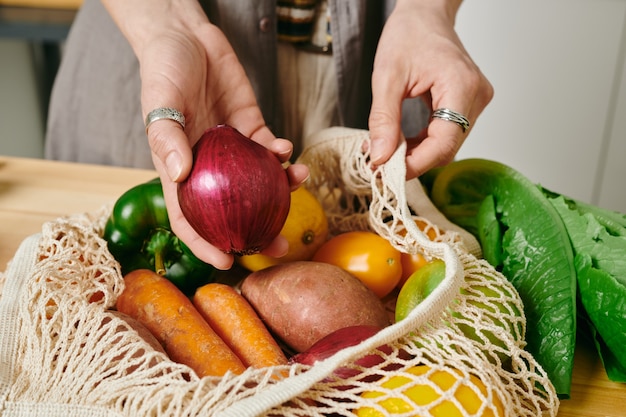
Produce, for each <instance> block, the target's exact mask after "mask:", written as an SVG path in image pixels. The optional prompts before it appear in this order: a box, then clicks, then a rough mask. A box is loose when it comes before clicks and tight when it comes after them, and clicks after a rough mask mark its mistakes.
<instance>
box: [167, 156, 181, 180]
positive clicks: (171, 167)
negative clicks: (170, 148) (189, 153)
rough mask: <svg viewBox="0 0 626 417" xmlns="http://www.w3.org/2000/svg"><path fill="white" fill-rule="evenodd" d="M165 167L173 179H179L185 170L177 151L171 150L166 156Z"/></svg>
mask: <svg viewBox="0 0 626 417" xmlns="http://www.w3.org/2000/svg"><path fill="white" fill-rule="evenodd" d="M165 169H167V175H169V176H170V179H171V180H172V181H176V180H178V178H179V177H180V173H181V172H182V170H183V163H182V160H181V158H180V155H179V154H178V153H177V152H170V153H169V155H167V158H165Z"/></svg>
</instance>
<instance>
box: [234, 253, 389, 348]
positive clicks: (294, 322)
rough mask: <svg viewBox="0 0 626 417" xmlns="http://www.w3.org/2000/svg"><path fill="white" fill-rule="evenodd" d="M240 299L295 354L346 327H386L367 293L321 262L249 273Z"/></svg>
mask: <svg viewBox="0 0 626 417" xmlns="http://www.w3.org/2000/svg"><path fill="white" fill-rule="evenodd" d="M241 293H242V294H243V296H244V297H245V298H246V299H248V301H249V302H250V304H251V305H252V306H253V307H254V309H255V310H256V311H257V313H258V314H259V316H260V317H261V318H262V319H263V321H264V322H265V324H266V325H267V326H268V328H270V329H271V331H272V332H273V333H274V334H275V335H276V336H277V337H278V338H280V339H281V340H282V341H283V342H284V343H285V344H286V345H288V346H289V347H290V348H292V349H293V350H295V351H296V352H303V351H305V350H307V349H308V348H310V347H311V346H312V345H313V344H314V343H315V342H317V341H318V340H319V339H321V338H323V337H324V336H326V335H328V334H330V333H332V332H334V331H335V330H338V329H341V328H344V327H348V326H360V325H371V326H378V327H385V326H387V325H389V324H390V320H389V315H388V313H387V311H386V310H385V307H384V305H383V304H382V301H381V300H380V299H379V298H378V297H377V296H376V295H375V294H374V293H373V292H372V291H371V290H370V289H369V288H367V287H366V286H365V285H364V284H363V283H362V282H361V281H360V280H359V279H358V278H356V277H354V276H353V275H351V274H349V273H348V272H346V271H344V270H343V269H341V268H339V267H337V266H334V265H330V264H326V263H322V262H313V261H298V262H290V263H286V264H282V265H275V266H271V267H269V268H266V269H263V270H260V271H256V272H253V273H251V274H250V275H248V276H247V277H246V278H245V279H244V281H243V283H242V284H241Z"/></svg>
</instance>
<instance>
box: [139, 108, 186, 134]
mask: <svg viewBox="0 0 626 417" xmlns="http://www.w3.org/2000/svg"><path fill="white" fill-rule="evenodd" d="M161 119H168V120H173V121H175V122H176V123H178V124H179V125H180V126H181V127H182V128H183V129H184V128H185V116H184V115H183V114H182V113H181V112H179V111H178V110H176V109H174V108H171V107H159V108H156V109H154V110H152V111H151V112H150V113H148V115H147V116H146V120H145V125H146V132H148V127H150V125H151V124H152V123H154V122H156V121H157V120H161Z"/></svg>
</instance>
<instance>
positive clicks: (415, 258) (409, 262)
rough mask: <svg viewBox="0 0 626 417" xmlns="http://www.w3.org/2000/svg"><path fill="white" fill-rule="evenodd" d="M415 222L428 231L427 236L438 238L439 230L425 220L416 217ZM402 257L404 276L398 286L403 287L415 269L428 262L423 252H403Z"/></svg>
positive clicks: (421, 228) (425, 231)
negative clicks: (431, 226)
mask: <svg viewBox="0 0 626 417" xmlns="http://www.w3.org/2000/svg"><path fill="white" fill-rule="evenodd" d="M415 224H416V225H417V227H418V228H419V229H420V230H421V231H422V232H424V233H426V236H428V238H429V239H430V240H432V241H434V240H435V239H436V238H437V231H436V230H435V229H433V228H430V227H428V225H427V223H426V222H425V221H423V220H421V219H415ZM400 235H403V233H400ZM400 259H401V262H402V276H401V277H400V281H399V282H398V288H402V285H404V283H405V282H406V280H407V279H409V277H410V276H411V275H413V273H414V272H415V271H417V270H418V269H420V268H421V267H423V266H424V265H426V264H427V263H428V261H427V260H426V258H424V255H422V254H421V253H416V254H414V255H412V254H409V253H402V256H401V258H400Z"/></svg>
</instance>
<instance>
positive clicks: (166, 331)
mask: <svg viewBox="0 0 626 417" xmlns="http://www.w3.org/2000/svg"><path fill="white" fill-rule="evenodd" d="M124 282H125V285H126V287H125V288H124V291H123V292H122V294H120V296H119V297H118V299H117V304H116V306H117V310H118V311H121V312H122V313H125V314H128V315H129V316H131V317H133V318H134V319H135V320H138V321H139V322H140V323H142V324H143V325H144V326H146V327H147V328H148V330H149V331H150V333H152V334H153V335H154V336H155V337H156V338H157V340H158V341H159V342H160V343H161V344H162V345H163V347H164V348H165V351H166V352H167V354H168V355H169V357H170V358H171V359H172V360H173V361H176V362H179V363H184V364H186V365H188V366H189V367H190V368H192V369H193V370H194V371H195V372H196V373H197V374H198V375H199V376H201V377H202V376H223V375H224V374H225V373H226V372H227V371H231V372H233V373H236V374H240V373H242V372H243V371H244V370H245V366H244V365H243V363H242V362H241V360H240V359H239V358H238V357H237V355H235V353H234V352H233V351H232V350H231V349H230V348H229V347H228V345H226V343H225V342H224V341H223V340H222V339H221V338H220V337H219V336H218V335H217V334H216V333H215V331H213V329H212V328H211V326H209V324H208V323H207V322H206V321H205V320H204V318H203V317H202V315H201V314H200V312H198V310H196V308H195V307H194V306H193V304H192V303H191V301H190V300H189V298H187V296H185V294H183V293H182V292H181V291H180V290H179V289H178V288H176V286H175V285H174V284H173V283H172V282H171V281H170V280H168V279H167V278H165V277H162V276H160V275H158V274H156V273H154V272H153V271H150V270H147V269H139V270H135V271H132V272H130V273H128V274H127V275H126V276H125V277H124Z"/></svg>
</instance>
